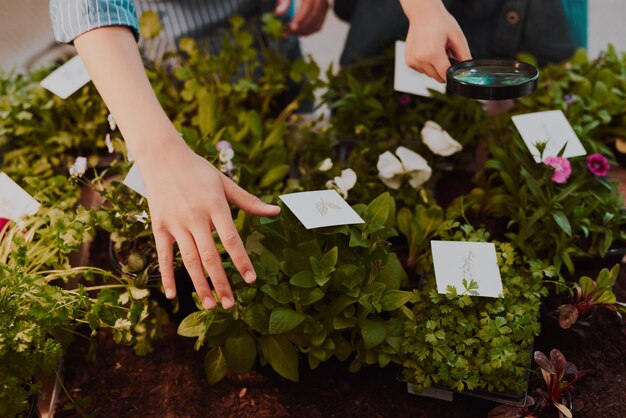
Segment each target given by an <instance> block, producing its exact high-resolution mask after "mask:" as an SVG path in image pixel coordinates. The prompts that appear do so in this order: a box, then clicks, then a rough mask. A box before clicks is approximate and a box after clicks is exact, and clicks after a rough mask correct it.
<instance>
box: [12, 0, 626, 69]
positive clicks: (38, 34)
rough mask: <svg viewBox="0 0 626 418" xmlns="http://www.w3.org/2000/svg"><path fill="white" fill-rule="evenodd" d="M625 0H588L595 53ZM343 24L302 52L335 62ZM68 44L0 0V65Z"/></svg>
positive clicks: (28, 1)
mask: <svg viewBox="0 0 626 418" xmlns="http://www.w3.org/2000/svg"><path fill="white" fill-rule="evenodd" d="M625 17H626V0H589V51H590V53H591V54H592V56H595V55H597V54H598V53H599V52H600V51H601V50H602V49H604V48H605V47H606V45H607V44H608V43H609V42H612V43H613V44H615V45H616V47H617V48H618V49H620V50H622V51H626V25H624V22H623V20H624V18H625ZM346 33H347V25H346V24H345V23H343V22H341V21H339V20H338V19H337V18H336V17H335V16H334V15H333V14H332V12H331V13H329V16H328V19H327V21H326V24H325V25H324V29H323V30H322V32H320V33H318V34H316V35H313V36H310V37H307V38H303V39H302V48H303V50H304V52H305V54H312V55H313V56H314V57H315V59H316V60H317V61H318V63H319V64H320V65H321V66H322V67H323V68H325V67H326V66H327V65H328V64H329V63H330V62H336V61H337V60H338V58H339V54H340V52H341V47H342V45H343V41H344V39H345V36H346ZM71 50H72V48H71V47H67V46H58V45H55V43H54V40H53V38H52V29H51V28H50V20H49V17H48V0H0V68H2V69H4V70H11V69H14V68H18V69H24V68H33V67H34V66H37V65H38V64H40V63H44V62H46V61H47V60H48V59H51V58H54V57H57V56H58V55H59V54H64V53H67V52H68V51H71Z"/></svg>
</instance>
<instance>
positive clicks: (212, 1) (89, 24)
mask: <svg viewBox="0 0 626 418" xmlns="http://www.w3.org/2000/svg"><path fill="white" fill-rule="evenodd" d="M274 3H275V0H135V1H134V2H133V1H132V0H50V17H51V19H52V27H53V30H54V35H55V38H56V40H57V41H58V42H62V43H71V42H72V41H73V40H74V39H75V38H76V37H78V36H79V35H81V34H83V33H85V32H87V31H89V30H92V29H96V28H100V27H104V26H126V27H128V28H130V29H131V30H132V31H133V33H134V34H135V37H136V38H137V39H138V40H139V30H138V20H137V16H138V15H139V16H141V14H142V13H143V12H144V11H146V10H152V11H154V12H156V13H157V14H158V15H159V17H160V19H161V22H162V23H163V30H162V32H161V34H160V35H159V36H158V37H157V38H156V39H152V40H150V45H149V46H148V45H144V42H143V41H140V42H139V44H140V46H141V47H142V50H144V53H145V54H146V55H147V56H148V58H158V57H160V56H162V55H163V53H164V52H166V51H171V50H175V49H176V44H177V42H178V40H179V39H180V38H181V37H183V36H191V37H193V38H196V39H198V40H201V39H205V38H207V37H208V36H210V35H212V34H213V33H214V32H215V30H216V29H218V28H221V27H223V26H224V25H226V24H227V22H228V19H229V17H231V16H233V15H235V14H239V15H243V16H253V15H258V14H260V13H262V12H265V11H268V10H271V9H272V8H273V5H274Z"/></svg>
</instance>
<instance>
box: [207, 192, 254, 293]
mask: <svg viewBox="0 0 626 418" xmlns="http://www.w3.org/2000/svg"><path fill="white" fill-rule="evenodd" d="M211 217H212V220H213V224H215V229H216V230H217V233H218V235H219V237H220V240H221V242H222V245H223V246H224V249H226V251H227V252H228V255H229V256H230V259H231V260H232V262H233V264H234V265H235V267H236V268H237V270H238V271H239V273H241V276H242V277H243V279H244V280H245V281H246V283H253V282H254V281H255V280H256V273H255V272H254V267H253V266H252V262H251V261H250V257H248V252H247V251H246V248H245V247H244V245H243V242H242V241H241V237H240V236H239V232H237V228H235V224H234V223H233V219H232V217H231V214H230V208H229V207H228V204H226V202H225V201H221V202H217V203H216V204H215V209H214V212H213V214H212V216H211Z"/></svg>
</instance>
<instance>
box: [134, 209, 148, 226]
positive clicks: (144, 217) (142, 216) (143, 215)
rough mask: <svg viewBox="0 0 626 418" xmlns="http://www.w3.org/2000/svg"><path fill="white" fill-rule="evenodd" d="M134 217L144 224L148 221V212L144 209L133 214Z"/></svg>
mask: <svg viewBox="0 0 626 418" xmlns="http://www.w3.org/2000/svg"><path fill="white" fill-rule="evenodd" d="M135 219H136V220H137V221H139V222H141V223H142V224H145V223H146V222H147V221H148V213H147V212H146V211H145V210H144V211H142V212H141V213H139V214H137V215H135Z"/></svg>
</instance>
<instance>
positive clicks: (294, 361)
mask: <svg viewBox="0 0 626 418" xmlns="http://www.w3.org/2000/svg"><path fill="white" fill-rule="evenodd" d="M261 350H262V351H263V356H264V357H265V358H266V359H267V361H268V363H269V364H270V366H272V368H273V369H274V370H275V371H276V373H278V374H279V375H281V376H282V377H284V378H285V379H289V380H291V381H293V382H297V381H298V380H299V378H300V376H299V373H298V352H297V351H296V349H295V347H294V346H293V345H292V344H291V342H289V340H288V339H287V337H285V336H284V335H276V336H273V335H264V336H262V337H261Z"/></svg>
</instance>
